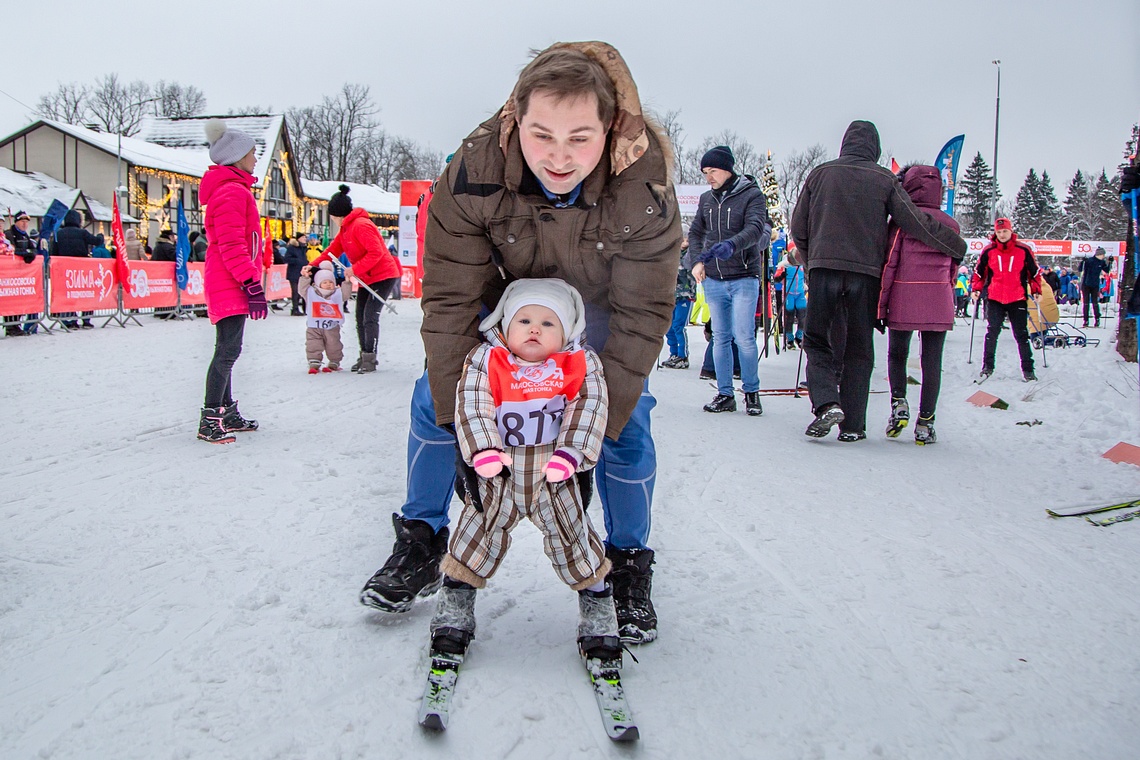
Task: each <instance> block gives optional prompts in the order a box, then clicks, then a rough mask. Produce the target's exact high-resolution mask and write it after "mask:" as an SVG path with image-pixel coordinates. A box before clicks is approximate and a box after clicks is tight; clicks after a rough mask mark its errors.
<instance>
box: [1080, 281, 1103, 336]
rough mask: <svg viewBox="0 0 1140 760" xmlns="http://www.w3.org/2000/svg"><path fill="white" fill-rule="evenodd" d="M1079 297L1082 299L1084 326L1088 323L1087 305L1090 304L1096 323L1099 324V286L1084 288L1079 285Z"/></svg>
mask: <svg viewBox="0 0 1140 760" xmlns="http://www.w3.org/2000/svg"><path fill="white" fill-rule="evenodd" d="M1081 297H1082V299H1083V300H1084V322H1085V327H1088V324H1089V306H1092V310H1093V316H1094V318H1095V319H1096V323H1097V324H1098V325H1099V324H1100V286H1099V285H1098V286H1097V287H1095V288H1086V287H1085V286H1084V285H1082V286H1081Z"/></svg>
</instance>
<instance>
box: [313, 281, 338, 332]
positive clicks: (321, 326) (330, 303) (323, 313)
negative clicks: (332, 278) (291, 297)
mask: <svg viewBox="0 0 1140 760" xmlns="http://www.w3.org/2000/svg"><path fill="white" fill-rule="evenodd" d="M305 303H306V308H307V310H308V312H309V319H308V321H307V322H306V323H305V324H306V325H307V326H308V327H315V328H317V329H318V330H330V329H332V328H334V327H340V326H341V325H342V324H344V309H343V308H341V306H342V304H343V303H344V295H343V294H342V293H341V292H340V288H337V289H336V290H334V291H333V294H332V295H331V296H329V297H328V298H325V297H324V296H322V295H321V294H320V293H319V292H318V291H317V289H316V288H313V287H310V288H309V289H308V291H307V292H306V293H305Z"/></svg>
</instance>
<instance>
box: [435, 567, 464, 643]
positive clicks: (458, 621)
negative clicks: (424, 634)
mask: <svg viewBox="0 0 1140 760" xmlns="http://www.w3.org/2000/svg"><path fill="white" fill-rule="evenodd" d="M438 599H439V602H438V605H437V606H436V609H435V615H434V616H433V617H432V619H431V648H432V651H436V652H447V653H448V654H466V652H467V645H468V644H470V643H471V639H473V638H475V587H474V586H472V585H470V584H467V583H464V582H462V581H457V580H455V579H454V578H444V580H443V588H442V589H440V592H439V597H438Z"/></svg>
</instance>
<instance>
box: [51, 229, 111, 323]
mask: <svg viewBox="0 0 1140 760" xmlns="http://www.w3.org/2000/svg"><path fill="white" fill-rule="evenodd" d="M97 245H103V236H102V235H92V234H91V233H90V232H88V231H87V230H85V229H83V216H82V215H81V214H80V213H79V212H78V211H77V210H75V209H72V210H71V211H68V212H67V214H65V215H64V217H63V226H62V227H60V228H59V229H58V230H56V233H55V238H54V239H53V240H52V244H51V255H52V256H71V257H75V258H84V259H85V258H90V257H91V248H92V247H93V246H97ZM91 314H92V312H90V311H85V312H83V316H84V317H90V316H91ZM68 315H69V316H74V314H72V313H71V312H68ZM63 324H64V326H65V327H67V328H69V329H72V330H74V329H75V328H77V327H80V325H79V324H77V322H76V321H75V320H74V319H72V320H64V322H63ZM82 327H83V329H84V330H90V329H91V328H93V327H95V325H93V324H91V320H90V319H84V320H83V324H82Z"/></svg>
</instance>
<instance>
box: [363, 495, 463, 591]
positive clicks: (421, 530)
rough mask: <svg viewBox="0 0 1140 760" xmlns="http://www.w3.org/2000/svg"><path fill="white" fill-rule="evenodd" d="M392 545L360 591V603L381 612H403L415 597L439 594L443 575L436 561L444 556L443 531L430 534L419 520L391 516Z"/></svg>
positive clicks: (445, 536) (445, 539)
mask: <svg viewBox="0 0 1140 760" xmlns="http://www.w3.org/2000/svg"><path fill="white" fill-rule="evenodd" d="M392 527H394V528H395V530H396V543H395V544H394V545H393V546H392V556H390V557H388V561H387V562H385V563H384V567H382V568H380V569H379V570H377V571H376V574H375V575H373V576H372V577H371V578H369V579H368V582H367V583H365V584H364V588H363V589H362V590H361V591H360V603H361V604H363V605H364V606H366V607H375V608H376V609H378V610H383V611H384V612H407V611H408V610H410V609H411V608H412V604H413V603H414V602H415V599H416V597H417V596H421V597H423V596H431V595H432V594H434V593H435V592H436V591H439V587H440V584H442V583H443V575H442V574H441V573H440V571H439V563H440V560H442V559H443V555H444V554H446V553H447V537H448V531H447V528H441V529H440V531H439V533H436V534H435V535H432V531H431V526H430V525H428V524H427V523H426V522H424V521H423V520H408V519H405V518H403V517H401V516H400V515H397V514H393V515H392Z"/></svg>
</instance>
